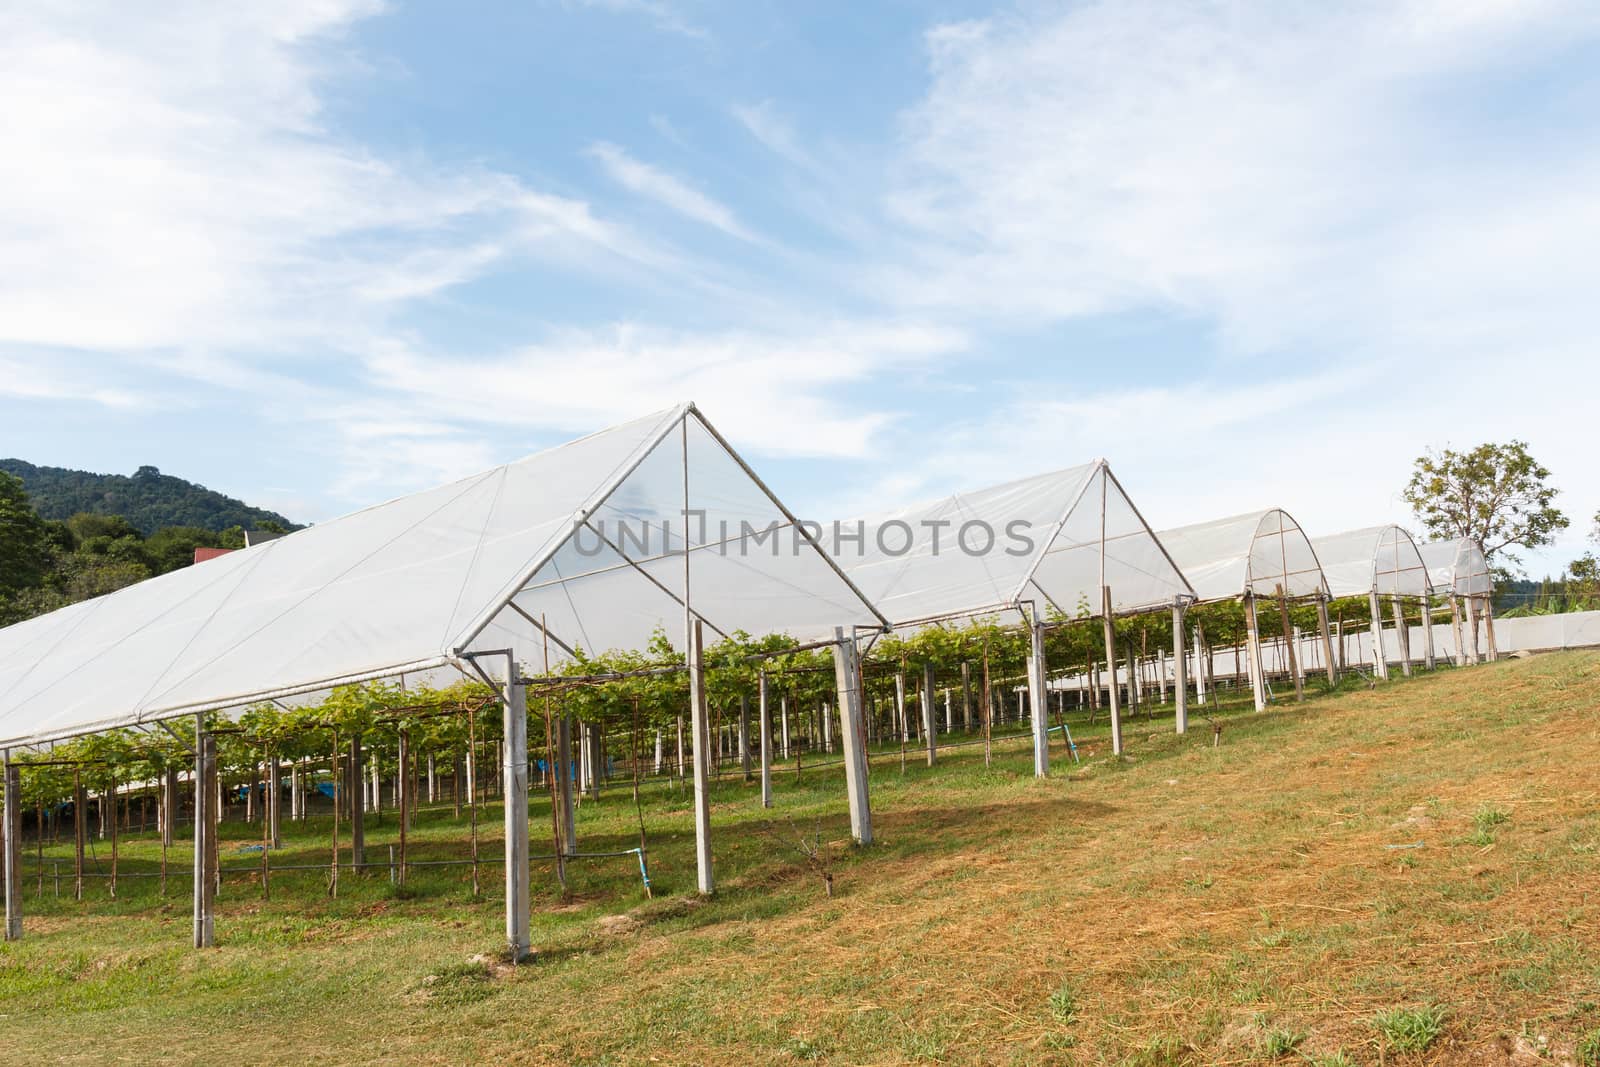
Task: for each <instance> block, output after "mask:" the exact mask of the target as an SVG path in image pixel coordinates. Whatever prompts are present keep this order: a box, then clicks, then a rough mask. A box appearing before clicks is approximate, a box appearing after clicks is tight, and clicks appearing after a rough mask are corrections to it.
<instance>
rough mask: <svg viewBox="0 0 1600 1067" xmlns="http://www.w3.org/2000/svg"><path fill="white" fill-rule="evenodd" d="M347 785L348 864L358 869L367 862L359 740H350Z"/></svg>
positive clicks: (355, 738)
mask: <svg viewBox="0 0 1600 1067" xmlns="http://www.w3.org/2000/svg"><path fill="white" fill-rule="evenodd" d="M345 778H346V780H347V783H348V788H347V789H346V792H345V795H346V796H347V797H349V798H350V799H349V803H350V862H351V863H352V864H354V865H355V866H356V868H358V869H359V868H360V867H361V865H362V864H364V863H366V862H367V829H366V820H365V819H364V818H363V817H362V809H363V808H364V807H365V806H366V805H364V804H362V803H361V795H362V794H363V793H364V792H366V790H365V789H364V788H363V787H364V786H365V784H366V782H365V779H364V777H363V773H362V765H361V738H360V736H356V737H352V738H351V739H350V766H349V768H347V769H346V771H345Z"/></svg>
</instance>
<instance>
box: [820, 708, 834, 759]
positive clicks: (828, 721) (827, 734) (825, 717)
mask: <svg viewBox="0 0 1600 1067" xmlns="http://www.w3.org/2000/svg"><path fill="white" fill-rule="evenodd" d="M822 749H823V751H824V752H828V753H832V752H833V715H832V714H831V713H830V712H829V711H828V702H827V701H826V700H824V701H823V702H822Z"/></svg>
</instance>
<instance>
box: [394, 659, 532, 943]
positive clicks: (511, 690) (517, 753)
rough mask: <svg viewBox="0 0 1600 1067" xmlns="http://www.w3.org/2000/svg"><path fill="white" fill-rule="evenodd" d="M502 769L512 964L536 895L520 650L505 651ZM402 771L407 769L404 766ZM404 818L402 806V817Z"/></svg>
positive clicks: (525, 938)
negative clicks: (530, 882)
mask: <svg viewBox="0 0 1600 1067" xmlns="http://www.w3.org/2000/svg"><path fill="white" fill-rule="evenodd" d="M501 707H502V710H503V718H502V720H501V724H502V729H501V734H502V736H503V737H504V739H505V741H504V744H502V745H501V748H500V752H501V759H502V760H503V762H502V764H501V767H500V781H501V788H502V789H503V791H504V793H505V836H506V952H507V954H508V955H509V956H510V957H511V962H512V963H520V962H522V961H523V960H524V959H526V958H527V956H528V952H529V950H530V948H531V947H532V939H531V935H530V932H529V924H530V921H531V912H530V910H529V909H530V904H531V897H530V895H529V889H528V880H529V873H528V690H527V686H525V685H524V684H523V682H522V679H521V677H520V669H519V667H518V665H517V657H516V654H515V653H507V655H506V681H505V689H504V693H503V695H502V700H501ZM400 773H401V774H402V775H403V774H405V773H406V768H405V767H403V766H402V767H401V768H400ZM400 817H401V818H402V819H403V818H405V812H404V810H403V809H402V812H401V816H400Z"/></svg>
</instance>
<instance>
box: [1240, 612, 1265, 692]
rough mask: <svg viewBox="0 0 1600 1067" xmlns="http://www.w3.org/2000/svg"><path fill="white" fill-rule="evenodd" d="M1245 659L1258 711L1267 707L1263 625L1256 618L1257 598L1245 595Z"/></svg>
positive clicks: (1251, 690)
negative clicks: (1262, 650) (1262, 647)
mask: <svg viewBox="0 0 1600 1067" xmlns="http://www.w3.org/2000/svg"><path fill="white" fill-rule="evenodd" d="M1244 635H1245V636H1244V640H1245V658H1246V661H1247V662H1248V664H1249V667H1250V692H1251V694H1252V695H1253V696H1254V698H1255V707H1256V710H1257V711H1263V710H1265V709H1266V706H1267V678H1266V671H1265V670H1264V669H1263V664H1262V662H1261V625H1260V620H1259V619H1258V618H1257V617H1256V596H1255V594H1254V593H1246V594H1245V595H1244Z"/></svg>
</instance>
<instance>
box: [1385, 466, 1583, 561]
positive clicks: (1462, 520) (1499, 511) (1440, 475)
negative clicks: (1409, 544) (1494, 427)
mask: <svg viewBox="0 0 1600 1067" xmlns="http://www.w3.org/2000/svg"><path fill="white" fill-rule="evenodd" d="M1549 479H1550V471H1549V470H1547V469H1546V468H1545V467H1543V466H1541V465H1540V464H1539V463H1538V461H1537V460H1535V459H1534V458H1533V457H1532V456H1531V455H1529V454H1528V446H1527V443H1526V442H1523V441H1509V442H1507V443H1505V444H1482V445H1479V446H1478V447H1476V448H1473V449H1470V450H1468V451H1465V452H1456V451H1454V450H1452V449H1448V448H1447V449H1445V450H1444V451H1442V452H1437V453H1436V452H1434V451H1433V450H1432V449H1430V450H1429V451H1428V453H1427V454H1426V455H1424V456H1421V457H1419V458H1418V459H1417V461H1416V464H1415V465H1414V467H1413V468H1412V472H1411V481H1410V482H1409V483H1407V485H1406V488H1405V492H1404V493H1402V494H1401V495H1402V496H1403V498H1404V499H1405V501H1406V503H1408V504H1410V505H1411V509H1412V511H1414V512H1415V513H1416V516H1417V518H1418V520H1419V521H1420V522H1421V523H1422V525H1423V528H1424V529H1426V530H1427V531H1428V533H1430V534H1432V535H1433V536H1435V537H1467V538H1471V539H1472V540H1474V541H1476V542H1477V543H1478V544H1479V545H1480V546H1481V547H1482V548H1483V554H1484V557H1485V558H1486V559H1491V560H1492V559H1493V557H1494V555H1495V553H1497V552H1500V553H1503V554H1504V557H1505V558H1506V559H1507V560H1509V561H1511V562H1512V563H1520V562H1521V560H1520V559H1519V558H1518V557H1517V556H1516V555H1514V554H1513V553H1511V552H1509V551H1507V550H1508V549H1510V548H1512V547H1513V546H1517V547H1521V548H1536V547H1538V546H1539V545H1547V544H1549V543H1550V542H1551V541H1552V540H1553V538H1554V534H1555V532H1556V531H1557V530H1563V529H1566V527H1567V526H1568V521H1567V517H1566V516H1565V515H1563V514H1562V513H1561V509H1560V508H1557V507H1556V506H1555V504H1554V501H1555V498H1556V494H1557V493H1558V492H1559V490H1557V489H1556V488H1555V487H1553V486H1551V485H1550V484H1549Z"/></svg>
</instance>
